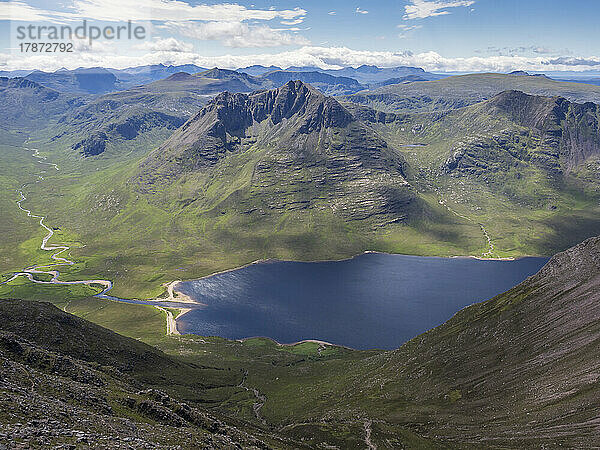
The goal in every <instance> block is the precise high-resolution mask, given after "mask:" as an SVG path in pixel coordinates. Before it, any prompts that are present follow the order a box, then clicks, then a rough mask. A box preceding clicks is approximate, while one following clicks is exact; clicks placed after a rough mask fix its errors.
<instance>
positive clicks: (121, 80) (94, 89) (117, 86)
mask: <svg viewBox="0 0 600 450" xmlns="http://www.w3.org/2000/svg"><path fill="white" fill-rule="evenodd" d="M206 70H207V69H204V68H202V67H198V66H195V65H193V64H186V65H179V66H173V65H170V66H165V65H163V64H155V65H148V66H140V67H131V68H127V69H105V68H102V67H95V68H79V69H75V70H67V69H59V70H57V71H56V72H51V73H50V72H43V71H40V70H35V71H22V70H19V71H13V72H0V76H5V77H9V78H15V77H24V78H27V79H28V80H31V81H35V82H36V83H39V84H41V85H43V86H45V87H49V88H51V89H55V90H57V91H60V92H65V93H73V94H80V95H81V94H106V93H109V92H115V91H121V90H126V89H130V88H132V87H134V86H139V85H144V84H148V83H151V82H153V81H158V80H161V79H165V78H167V77H169V76H171V75H174V74H176V73H187V74H197V73H200V72H204V71H206ZM215 70H216V69H215ZM219 70H222V69H219ZM229 72H233V71H229ZM236 72H237V73H239V74H247V75H250V76H253V77H263V78H266V79H268V80H271V81H273V82H274V83H275V84H271V85H268V87H275V86H280V85H282V84H284V83H286V82H287V81H289V80H291V79H299V80H301V81H304V82H309V83H313V84H315V87H317V88H318V89H322V90H323V92H324V93H326V94H329V95H336V94H339V95H342V94H352V93H355V92H358V91H360V90H363V89H366V88H368V87H375V86H376V85H380V84H381V83H385V84H390V83H403V82H410V81H427V80H435V79H439V78H441V77H442V76H440V75H434V74H431V73H428V72H425V71H424V70H423V69H418V68H413V67H395V68H388V69H380V68H377V67H375V66H361V67H359V68H357V69H354V68H351V67H349V68H345V69H339V70H322V69H320V68H318V67H298V68H294V67H290V68H288V69H287V70H283V69H282V68H280V67H277V66H270V67H264V66H258V65H256V66H250V67H246V68H241V69H238V70H237V71H236ZM263 81H264V80H263ZM267 84H268V83H267Z"/></svg>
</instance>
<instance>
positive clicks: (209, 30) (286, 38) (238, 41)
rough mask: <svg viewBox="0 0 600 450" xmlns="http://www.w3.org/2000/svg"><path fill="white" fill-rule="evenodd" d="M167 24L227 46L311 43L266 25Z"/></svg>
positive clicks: (238, 23) (271, 45)
mask: <svg viewBox="0 0 600 450" xmlns="http://www.w3.org/2000/svg"><path fill="white" fill-rule="evenodd" d="M167 26H168V27H170V28H171V29H172V30H176V31H177V32H178V33H181V34H182V35H184V36H187V37H191V38H194V39H200V40H205V41H211V40H214V41H220V42H221V43H222V44H223V45H225V46H226V47H276V46H280V45H306V44H308V43H309V41H308V40H307V39H306V38H304V37H303V36H300V35H298V34H295V33H288V32H286V31H285V30H278V29H273V28H269V27H267V26H264V25H256V26H249V25H248V24H246V23H242V22H202V23H197V22H185V23H176V22H173V23H168V24H167Z"/></svg>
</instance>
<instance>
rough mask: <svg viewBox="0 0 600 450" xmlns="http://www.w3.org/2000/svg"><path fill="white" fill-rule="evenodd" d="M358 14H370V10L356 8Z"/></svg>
mask: <svg viewBox="0 0 600 450" xmlns="http://www.w3.org/2000/svg"><path fill="white" fill-rule="evenodd" d="M356 14H369V11H366V10H364V9H360V8H356Z"/></svg>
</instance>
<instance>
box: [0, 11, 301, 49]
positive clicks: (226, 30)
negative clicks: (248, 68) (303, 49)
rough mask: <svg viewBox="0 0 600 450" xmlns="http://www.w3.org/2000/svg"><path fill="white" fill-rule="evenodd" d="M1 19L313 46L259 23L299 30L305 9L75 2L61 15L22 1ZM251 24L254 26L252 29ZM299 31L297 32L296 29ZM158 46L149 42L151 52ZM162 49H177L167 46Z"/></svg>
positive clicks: (230, 43) (228, 42) (240, 43)
mask: <svg viewBox="0 0 600 450" xmlns="http://www.w3.org/2000/svg"><path fill="white" fill-rule="evenodd" d="M0 4H1V5H2V9H1V10H0V20H2V19H5V20H12V21H29V22H40V21H46V22H48V21H49V22H60V21H63V22H64V21H67V20H77V21H80V20H83V19H88V20H96V21H108V22H125V21H127V20H131V21H132V22H137V23H139V22H147V27H151V24H152V23H154V24H155V26H156V27H158V28H160V27H161V26H163V25H164V24H165V23H168V24H170V25H169V27H170V29H171V30H175V29H176V28H179V29H180V30H181V31H184V32H185V35H186V36H191V37H194V38H195V39H204V40H216V41H220V42H221V43H222V44H223V45H225V46H227V47H274V46H278V45H307V44H309V41H308V40H307V39H306V38H304V37H302V36H300V35H297V34H296V33H290V31H293V30H289V29H288V30H280V29H276V28H272V27H270V26H268V25H267V24H262V25H257V22H261V21H262V22H269V21H271V20H277V19H278V20H279V21H280V22H281V24H282V25H284V26H294V25H299V24H301V23H302V22H303V21H304V18H305V16H306V10H304V9H302V8H294V9H276V8H275V7H270V8H269V9H256V8H247V7H245V6H242V5H238V4H234V3H218V4H212V5H205V4H200V5H195V6H193V5H191V4H190V3H187V2H186V1H182V0H73V1H72V3H71V4H69V5H68V6H66V7H64V8H63V9H62V10H60V11H50V10H42V9H36V8H34V7H31V6H29V5H27V4H26V3H25V2H22V1H14V2H2V3H0ZM248 23H250V24H251V25H249V24H248ZM296 30H297V29H296ZM156 45H158V44H157V43H156V42H150V43H148V48H147V49H148V50H157V51H164V50H165V49H160V48H154V47H155V46H156ZM160 45H166V46H167V47H168V46H169V45H171V46H172V45H173V41H163V42H161V44H160ZM166 50H167V51H188V50H190V49H189V48H181V46H179V48H174V47H172V48H167V49H166Z"/></svg>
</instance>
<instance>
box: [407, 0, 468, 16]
mask: <svg viewBox="0 0 600 450" xmlns="http://www.w3.org/2000/svg"><path fill="white" fill-rule="evenodd" d="M474 4H475V0H410V4H409V5H406V6H405V7H404V11H405V12H406V14H405V15H404V17H403V18H404V20H412V19H425V18H427V17H434V16H443V15H446V14H450V11H447V9H448V8H457V7H461V6H471V5H474Z"/></svg>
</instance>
